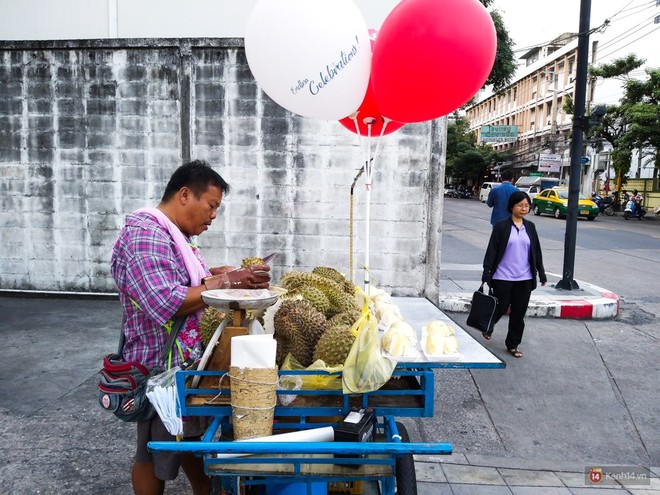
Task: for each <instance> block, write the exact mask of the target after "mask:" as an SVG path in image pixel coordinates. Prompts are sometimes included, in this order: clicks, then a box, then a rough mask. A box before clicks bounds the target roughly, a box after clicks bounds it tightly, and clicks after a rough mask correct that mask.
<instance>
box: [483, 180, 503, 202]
mask: <svg viewBox="0 0 660 495" xmlns="http://www.w3.org/2000/svg"><path fill="white" fill-rule="evenodd" d="M500 184H501V182H484V183H483V184H481V189H479V201H481V202H482V203H485V202H486V200H487V199H488V194H489V193H490V190H491V189H492V188H494V187H497V186H499V185H500Z"/></svg>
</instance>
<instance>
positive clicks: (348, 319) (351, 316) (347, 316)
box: [328, 309, 361, 328]
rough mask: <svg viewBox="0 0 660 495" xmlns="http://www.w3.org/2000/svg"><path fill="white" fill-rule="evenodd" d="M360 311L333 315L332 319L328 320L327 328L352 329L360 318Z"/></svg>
mask: <svg viewBox="0 0 660 495" xmlns="http://www.w3.org/2000/svg"><path fill="white" fill-rule="evenodd" d="M360 315H361V313H360V311H358V310H357V309H356V310H354V311H353V310H351V311H345V312H343V313H337V314H336V315H334V316H333V317H332V318H330V319H329V320H328V328H330V327H336V326H344V325H348V326H350V327H352V326H353V325H354V324H355V322H356V321H358V319H359V318H360Z"/></svg>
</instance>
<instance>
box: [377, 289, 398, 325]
mask: <svg viewBox="0 0 660 495" xmlns="http://www.w3.org/2000/svg"><path fill="white" fill-rule="evenodd" d="M369 291H370V297H371V308H372V310H373V313H374V314H375V315H376V319H377V320H378V328H380V329H381V330H387V329H389V328H390V326H391V325H392V324H394V323H396V322H399V321H403V315H402V314H401V310H400V309H399V306H397V305H396V304H394V303H393V302H392V298H391V297H390V295H389V293H387V292H385V291H384V290H382V289H378V288H376V287H371V288H370V289H369Z"/></svg>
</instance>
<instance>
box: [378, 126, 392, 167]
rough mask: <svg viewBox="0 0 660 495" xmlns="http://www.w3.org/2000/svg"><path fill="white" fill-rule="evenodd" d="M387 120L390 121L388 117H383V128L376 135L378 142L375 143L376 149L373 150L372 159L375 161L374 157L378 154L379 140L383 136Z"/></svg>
mask: <svg viewBox="0 0 660 495" xmlns="http://www.w3.org/2000/svg"><path fill="white" fill-rule="evenodd" d="M388 122H391V121H390V119H386V118H383V128H382V129H381V130H380V136H378V142H377V143H376V151H374V161H376V157H377V156H378V151H379V150H380V142H381V141H382V140H383V136H384V135H385V128H386V127H387V123H388Z"/></svg>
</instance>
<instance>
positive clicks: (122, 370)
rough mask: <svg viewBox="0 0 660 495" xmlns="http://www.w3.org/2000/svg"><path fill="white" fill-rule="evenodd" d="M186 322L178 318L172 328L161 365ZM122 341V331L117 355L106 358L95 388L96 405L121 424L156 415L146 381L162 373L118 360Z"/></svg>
mask: <svg viewBox="0 0 660 495" xmlns="http://www.w3.org/2000/svg"><path fill="white" fill-rule="evenodd" d="M185 320H186V317H185V316H180V317H178V318H177V319H176V320H175V321H174V323H173V324H172V330H171V331H170V334H169V336H168V338H167V341H166V342H165V345H164V346H163V351H162V353H161V362H162V363H165V362H167V357H168V355H169V353H170V350H171V349H172V346H173V345H174V341H175V340H176V338H177V336H178V335H179V330H181V327H182V326H183V323H184V321H185ZM122 327H123V325H122ZM124 341H125V336H124V333H123V331H122V332H121V336H120V339H119V349H118V350H117V353H116V354H108V355H107V356H105V358H104V359H103V368H102V369H101V371H100V380H99V385H98V388H99V392H98V393H99V395H98V399H99V404H100V405H101V407H102V408H103V409H105V410H106V411H109V412H111V413H113V414H114V415H115V416H117V417H118V418H119V419H121V420H122V421H127V422H136V421H147V420H149V419H151V418H152V417H153V415H154V414H155V413H156V410H155V409H154V407H153V405H152V404H151V402H150V401H149V399H148V398H147V394H146V389H147V380H149V378H150V377H151V376H154V375H157V374H159V373H161V372H162V371H163V369H162V368H161V367H157V368H155V369H153V370H149V369H147V368H146V367H144V366H143V365H141V364H140V363H136V362H132V361H128V362H127V361H124V360H123V359H122V357H121V352H122V349H123V347H124Z"/></svg>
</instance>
